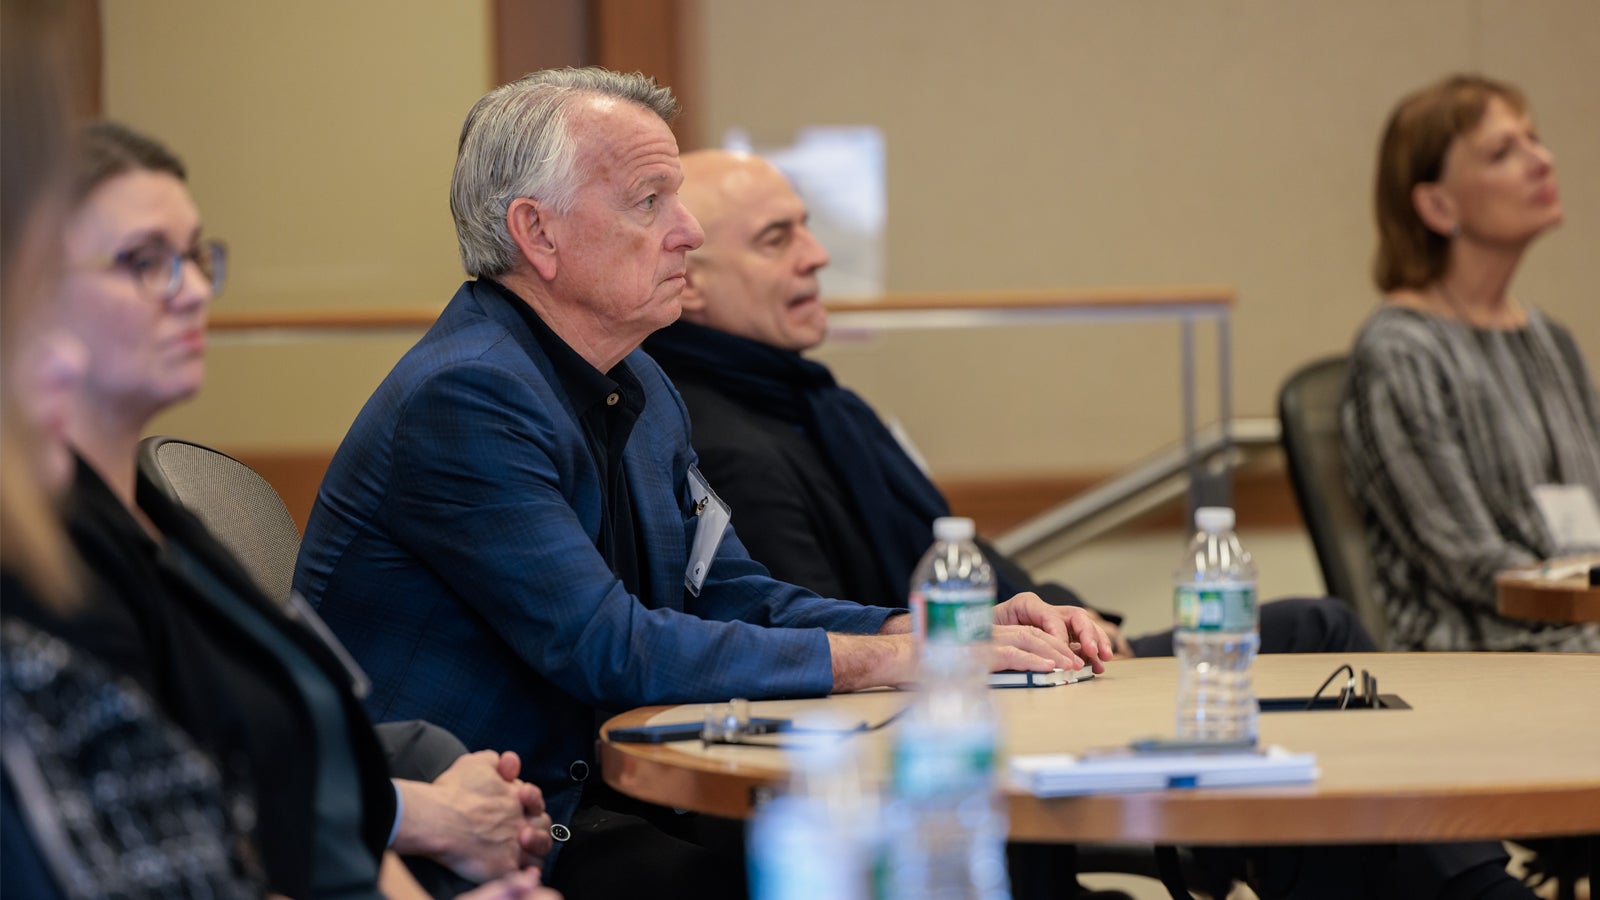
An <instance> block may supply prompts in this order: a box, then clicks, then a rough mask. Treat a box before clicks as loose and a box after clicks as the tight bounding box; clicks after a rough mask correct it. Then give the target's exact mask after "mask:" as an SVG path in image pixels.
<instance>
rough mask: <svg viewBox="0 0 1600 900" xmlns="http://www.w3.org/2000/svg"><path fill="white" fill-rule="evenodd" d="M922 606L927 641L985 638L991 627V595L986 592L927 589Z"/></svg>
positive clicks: (979, 639) (956, 641)
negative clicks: (925, 619) (925, 618)
mask: <svg viewBox="0 0 1600 900" xmlns="http://www.w3.org/2000/svg"><path fill="white" fill-rule="evenodd" d="M924 608H925V610H926V612H925V613H924V615H926V617H927V637H928V640H930V641H948V642H951V643H962V644H970V643H976V642H980V641H988V640H989V635H990V633H991V631H992V630H993V627H994V594H992V593H991V592H989V591H984V590H966V591H928V592H927V594H926V595H925V597H924Z"/></svg>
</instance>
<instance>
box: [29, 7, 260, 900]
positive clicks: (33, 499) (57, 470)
mask: <svg viewBox="0 0 1600 900" xmlns="http://www.w3.org/2000/svg"><path fill="white" fill-rule="evenodd" d="M53 6H54V4H50V3H47V2H44V0H4V2H3V4H0V20H3V24H0V41H3V48H0V119H3V125H0V166H3V173H0V180H3V182H4V185H5V192H4V202H3V203H0V282H3V284H0V344H3V346H0V366H3V373H0V442H3V444H4V446H3V448H0V595H3V602H4V609H3V613H4V615H3V616H0V861H3V864H0V894H3V895H5V896H8V897H11V896H15V897H36V898H54V897H74V898H77V897H101V896H108V895H110V894H112V893H116V894H118V895H120V896H125V897H130V898H131V897H147V896H148V897H165V896H182V895H202V894H204V895H209V896H214V897H218V898H229V897H254V896H260V894H261V885H260V881H259V878H258V877H256V874H255V872H254V870H253V869H252V867H251V866H250V862H249V860H248V858H247V856H246V854H245V852H244V849H245V848H244V846H243V840H242V835H243V833H244V828H243V827H242V823H240V822H238V820H237V819H236V818H235V816H234V815H233V814H234V813H245V812H247V810H248V808H247V807H236V808H233V809H230V808H229V807H228V805H227V804H226V802H225V799H224V797H225V795H224V790H223V788H222V785H221V782H220V779H219V778H218V776H217V772H216V770H215V769H214V768H213V767H212V766H211V764H210V761H209V760H208V759H207V758H206V757H205V756H204V755H202V754H201V753H200V752H199V751H198V750H197V749H196V748H195V747H194V745H193V743H192V742H191V741H190V740H189V739H188V737H187V736H186V735H184V734H183V733H182V732H180V731H179V730H178V729H177V728H175V727H174V726H173V725H172V724H171V723H169V722H167V721H166V720H165V719H164V718H163V717H162V716H160V715H159V713H157V712H156V711H155V710H154V709H153V708H152V706H151V704H150V703H149V702H148V700H147V698H145V697H144V695H143V694H142V692H140V691H138V690H137V689H136V688H133V687H131V686H128V685H126V684H121V683H118V681H117V680H116V679H115V678H114V677H113V676H112V675H111V673H109V672H107V671H106V669H105V668H104V667H103V666H101V665H99V664H98V663H96V662H95V661H94V660H91V659H90V658H88V655H87V654H84V653H81V652H78V651H76V650H74V649H73V648H71V647H70V646H68V645H66V644H64V643H63V642H61V641H60V640H57V639H56V638H54V637H52V636H51V635H49V634H47V633H45V632H43V631H41V630H39V629H37V628H34V627H32V626H30V625H29V624H28V623H26V622H23V621H20V620H18V619H16V618H15V617H13V616H12V615H11V613H12V610H13V609H15V608H16V607H18V606H22V605H28V606H32V607H35V608H43V609H50V610H54V611H57V612H62V613H65V612H66V611H69V610H71V609H72V608H74V607H75V605H76V604H77V602H78V601H79V599H80V597H81V593H80V592H81V589H82V580H81V579H80V578H79V577H78V575H79V573H78V572H77V571H76V569H75V565H74V564H75V560H74V559H73V556H72V554H71V552H70V550H69V549H68V545H67V541H66V538H65V535H64V534H63V533H62V530H61V523H60V519H59V517H58V515H57V512H56V509H55V505H54V500H55V498H56V497H57V496H58V495H59V493H60V492H61V490H63V489H64V488H65V487H66V484H67V482H68V480H69V478H70V476H71V471H72V459H71V455H70V453H69V452H68V451H67V448H66V444H65V438H64V434H63V427H62V426H63V423H64V413H65V410H66V404H67V401H68V398H69V396H70V393H71V392H72V390H74V389H75V387H76V386H77V384H78V382H79V379H81V377H82V375H83V371H84V366H85V356H84V353H83V348H82V345H81V344H78V343H77V342H75V341H73V340H72V339H70V338H68V337H66V336H64V335H60V334H55V333H52V332H50V331H49V329H48V328H47V327H45V326H44V325H43V323H42V318H43V317H42V315H41V308H42V307H43V305H44V304H45V303H46V302H48V300H49V299H50V298H51V296H52V295H53V293H54V289H55V282H56V279H57V277H58V276H59V274H60V272H59V269H60V265H61V254H60V252H59V249H60V234H61V216H62V213H63V211H64V208H65V203H66V175H67V172H66V167H65V163H66V160H67V159H68V154H69V145H68V140H67V136H66V131H65V118H66V110H65V98H64V96H63V91H62V80H63V78H62V72H61V70H62V68H63V66H62V63H63V60H64V58H65V55H66V52H67V51H66V48H65V46H64V45H65V34H66V32H67V25H68V23H67V22H65V21H64V16H63V14H62V11H61V10H60V9H57V8H53Z"/></svg>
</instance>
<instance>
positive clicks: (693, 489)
mask: <svg viewBox="0 0 1600 900" xmlns="http://www.w3.org/2000/svg"><path fill="white" fill-rule="evenodd" d="M689 496H690V497H691V498H692V499H693V500H694V514H695V516H696V517H697V518H698V519H699V520H700V521H699V523H698V524H696V525H695V527H694V546H692V547H690V548H689V567H688V568H687V569H685V570H684V572H683V586H684V587H686V588H688V589H689V593H691V594H693V595H695V596H696V597H698V596H700V588H701V587H702V586H703V585H704V584H705V583H706V576H707V575H708V574H710V573H711V560H712V559H714V558H715V557H716V555H717V548H718V547H720V546H722V535H723V534H724V533H725V532H726V531H727V530H728V523H729V522H731V521H733V510H731V509H729V508H728V504H726V503H723V502H722V498H721V497H718V496H717V492H716V491H713V490H712V489H711V484H710V483H709V482H707V481H706V477H705V476H704V475H701V474H700V469H699V468H698V467H696V466H690V467H689Z"/></svg>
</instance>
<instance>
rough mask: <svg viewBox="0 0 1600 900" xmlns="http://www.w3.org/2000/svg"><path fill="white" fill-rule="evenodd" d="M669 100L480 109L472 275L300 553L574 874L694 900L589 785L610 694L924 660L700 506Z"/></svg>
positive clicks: (621, 96) (324, 590) (627, 86)
mask: <svg viewBox="0 0 1600 900" xmlns="http://www.w3.org/2000/svg"><path fill="white" fill-rule="evenodd" d="M675 106H676V103H675V101H674V100H673V99H672V96H671V94H670V92H668V91H667V90H666V89H665V88H660V87H657V86H656V85H654V84H653V83H652V82H650V81H649V80H648V79H645V78H643V77H642V76H637V75H634V76H626V75H617V74H615V73H611V72H606V71H603V70H599V69H581V70H571V69H568V70H559V71H549V72H539V73H534V74H533V75H529V76H527V77H525V78H523V79H521V80H519V81H517V82H514V83H512V84H509V85H505V86H503V87H501V88H497V89H496V90H494V91H491V92H490V93H489V94H488V95H486V96H485V97H483V98H482V99H481V100H479V102H478V103H477V105H476V106H474V107H473V109H472V112H471V113H469V115H468V117H467V121H466V124H465V126H464V127H463V129H462V134H461V142H460V150H459V154H458V158H457V162H456V170H455V176H454V180H453V182H452V185H451V209H452V211H453V213H454V216H455V221H456V229H457V235H458V238H459V240H460V244H461V254H462V259H463V262H464V263H465V265H466V268H467V271H468V273H469V274H471V275H473V276H476V278H477V280H475V281H470V282H468V283H466V284H465V285H463V286H462V287H461V288H460V290H458V291H457V293H456V295H455V297H454V298H452V300H451V301H450V303H449V305H448V306H447V307H446V308H445V310H444V312H443V313H442V314H441V315H440V317H439V320H438V322H437V323H436V324H435V325H434V327H433V328H432V329H430V330H429V332H428V333H427V334H426V335H425V336H424V337H423V338H422V340H421V341H419V342H418V344H417V345H416V346H415V347H413V348H412V349H411V351H409V352H408V353H407V354H406V355H405V357H404V358H402V359H401V361H400V362H399V364H398V365H397V366H396V367H395V369H394V371H393V372H391V373H390V375H389V376H388V377H387V378H386V379H385V380H384V383H383V384H382V385H381V386H380V387H379V388H378V391H377V393H375V394H374V395H373V397H372V399H371V400H370V401H369V402H368V403H367V405H366V407H365V408H364V409H363V410H362V412H361V414H360V416H359V417H358V418H357V419H356V422H355V424H354V425H353V426H352V427H351V430H350V433H349V435H348V436H347V437H346V438H345V441H344V443H343V444H342V445H341V446H340V448H339V451H338V453H337V454H336V455H335V457H334V460H333V463H332V465H331V466H330V468H329V470H328V474H327V477H326V479H325V480H324V481H323V484H322V488H321V490H320V492H319V493H318V498H317V504H316V507H315V508H314V509H313V511H312V514H311V520H310V522H309V524H308V526H307V531H306V537H305V542H304V544H303V545H302V548H301V555H300V565H299V568H298V571H297V572H296V576H295V586H296V587H297V588H298V589H300V590H301V591H302V592H303V593H304V594H305V595H306V596H307V597H308V598H310V599H311V601H312V602H313V603H315V604H317V605H318V606H319V608H320V609H321V611H322V613H323V616H324V617H325V618H326V620H327V621H328V624H329V625H330V626H331V627H332V628H333V629H334V631H335V632H337V633H338V634H339V636H340V637H341V638H342V639H343V640H344V641H345V642H346V644H347V645H348V646H349V648H350V650H351V651H352V653H353V654H354V655H355V656H356V658H357V659H358V660H359V661H360V662H361V664H362V665H363V666H364V667H365V668H366V670H367V671H368V673H369V674H370V675H371V676H372V681H373V684H374V690H373V693H372V695H371V697H370V698H369V701H368V704H369V708H370V710H371V712H372V714H373V716H374V717H375V718H376V719H379V720H387V719H396V718H425V719H428V720H430V721H434V722H437V723H439V724H441V725H443V726H445V727H447V728H449V729H450V730H451V731H453V732H455V733H456V734H457V735H459V736H460V737H461V738H462V740H463V741H465V742H466V743H467V744H468V746H472V747H479V746H493V747H499V748H503V749H509V750H516V751H517V752H518V753H520V754H521V755H522V758H523V759H524V761H525V768H524V777H526V778H528V779H529V780H532V781H534V782H535V783H537V784H538V785H539V786H540V787H541V788H542V789H543V790H544V792H545V797H546V804H547V808H548V810H549V812H550V815H551V816H552V818H553V819H554V820H555V821H556V823H558V825H557V827H558V829H560V831H561V833H558V834H557V838H558V840H560V839H561V838H562V837H563V836H564V835H565V834H566V833H568V831H567V829H569V828H570V832H571V833H573V834H574V835H575V836H576V837H577V838H582V839H583V840H575V841H574V842H573V844H572V846H570V847H568V848H567V849H565V850H562V849H561V848H560V847H559V846H558V848H557V855H553V856H552V861H553V862H552V866H551V877H550V881H551V883H552V884H553V885H555V886H557V887H560V888H564V889H567V890H570V891H571V892H573V893H574V894H580V895H591V894H592V895H597V896H598V895H610V894H612V893H621V892H623V891H634V890H639V889H642V888H644V887H648V888H649V890H650V891H651V894H652V895H653V896H663V895H671V894H672V893H673V892H674V891H677V890H681V891H682V892H683V893H684V894H685V895H695V896H705V895H706V893H705V890H706V888H707V887H710V885H708V884H706V882H705V879H706V877H707V874H706V873H707V872H708V871H714V870H716V867H715V866H714V864H707V863H706V862H704V861H702V860H700V859H698V858H697V857H696V855H695V853H694V852H693V851H694V849H695V848H692V847H690V846H689V845H675V844H672V843H671V842H670V839H667V838H666V836H665V835H663V834H659V833H658V832H655V831H653V830H651V829H649V828H648V827H647V826H645V825H644V824H643V823H642V822H639V821H638V820H633V819H628V818H626V817H619V816H615V815H613V814H612V813H611V812H609V811H607V809H606V807H605V806H603V805H601V804H602V801H603V802H605V803H610V802H612V801H613V800H614V799H616V798H614V797H607V796H606V793H605V791H604V788H603V786H602V785H600V784H599V781H600V779H599V778H598V777H594V776H593V774H592V773H593V772H594V768H595V766H594V760H593V742H594V736H595V723H596V720H597V718H598V717H600V716H604V715H606V714H607V713H609V712H614V711H618V710H622V709H626V708H630V707H635V706H641V705H646V704H654V703H684V702H694V701H710V700H725V699H727V698H729V697H734V696H741V697H750V698H761V697H778V696H804V695H821V694H826V693H828V692H830V691H843V690H854V689H857V688H862V687H870V686H876V685H883V684H893V683H897V682H901V681H905V680H907V679H909V678H910V677H911V676H912V673H913V665H914V660H913V654H912V644H911V641H910V638H909V635H908V634H907V633H906V632H907V631H908V622H907V617H906V616H903V615H896V614H894V613H893V612H892V611H890V610H887V609H881V608H876V607H867V606H859V605H857V604H854V603H849V602H845V601H842V600H831V599H825V598H823V597H820V596H818V595H816V594H814V593H812V592H810V591H808V590H805V589H803V588H799V587H795V586H793V585H790V584H786V583H784V582H780V581H777V580H775V579H773V578H772V577H771V576H770V575H769V574H768V573H767V571H766V569H764V568H763V567H762V566H760V565H759V564H757V563H755V562H753V561H752V560H751V559H750V558H749V556H748V554H746V553H745V550H744V548H743V546H742V545H741V544H740V542H739V539H738V537H737V536H736V535H735V534H734V532H733V530H732V528H730V527H727V526H726V525H725V524H724V522H716V521H714V520H713V519H712V518H711V517H710V516H709V515H702V511H703V509H712V508H714V507H703V506H702V504H700V503H698V502H697V501H700V500H701V499H702V498H704V497H705V496H706V487H705V483H704V482H703V480H700V479H699V475H698V472H696V471H695V470H694V463H695V457H694V453H693V451H692V450H691V449H690V447H689V441H688V427H689V423H688V415H687V413H686V412H685V410H684V407H683V403H682V401H681V400H680V399H679V398H678V395H677V393H676V392H675V391H674V390H673V389H672V386H671V384H670V383H669V382H668V381H667V378H666V376H665V375H663V374H662V372H661V370H660V368H659V367H657V366H656V365H655V363H654V362H652V361H651V360H650V359H649V357H647V356H645V355H644V354H643V353H639V352H636V351H637V348H638V347H639V344H640V343H641V342H642V341H643V340H644V338H645V337H646V336H647V335H648V334H650V333H651V332H652V331H655V330H656V329H658V328H661V327H663V326H665V325H667V324H669V323H671V322H672V321H673V320H675V319H676V318H677V317H678V314H679V297H680V294H681V293H682V291H683V287H684V270H685V257H686V255H687V253H688V252H689V251H690V250H693V249H694V248H695V247H698V246H699V245H700V242H701V240H702V238H703V235H702V233H701V230H700V226H699V224H698V223H697V222H696V221H695V219H694V218H693V217H692V216H691V215H690V214H689V213H688V212H687V211H686V210H685V209H684V208H683V206H682V205H681V204H680V202H679V200H678V188H679V185H680V184H681V182H682V179H683V176H682V171H681V168H680V165H679V161H678V147H677V142H676V141H675V140H674V138H673V135H672V132H671V130H670V129H669V128H668V126H667V122H668V121H669V120H670V119H671V117H672V114H673V112H674V111H675ZM724 521H725V520H724ZM707 522H712V523H713V524H711V525H706V524H705V523H707ZM702 528H710V529H711V531H710V532H708V535H709V537H711V538H713V539H711V540H704V541H696V540H695V538H696V536H697V532H698V531H699V530H700V529H702ZM691 547H704V548H705V549H704V551H703V552H701V553H696V554H693V555H692V554H691ZM686 580H687V581H688V582H689V583H690V584H689V585H688V586H687V587H686ZM996 623H997V627H996V628H995V632H996V644H997V648H998V649H997V654H996V656H997V660H998V661H999V663H1000V665H1001V666H1003V667H1007V668H1025V669H1035V670H1039V669H1049V668H1052V667H1056V666H1064V667H1070V668H1077V667H1079V666H1080V665H1082V664H1083V660H1087V661H1088V662H1089V663H1090V664H1092V665H1095V666H1096V667H1097V668H1098V667H1099V660H1100V659H1101V658H1104V657H1107V656H1109V655H1110V643H1109V640H1108V639H1107V638H1106V636H1105V634H1104V632H1102V631H1101V630H1100V629H1099V628H1098V627H1096V626H1095V625H1094V624H1093V623H1092V622H1091V621H1090V620H1089V619H1088V617H1087V616H1086V615H1085V614H1083V613H1082V612H1081V611H1077V610H1071V609H1062V608H1057V607H1052V606H1049V605H1047V604H1045V603H1044V602H1043V601H1042V600H1040V599H1039V598H1038V597H1036V596H1034V595H1031V594H1026V595H1019V596H1018V597H1016V598H1013V599H1011V600H1008V601H1007V602H1005V603H1002V604H999V605H998V606H997V607H996ZM1075 647H1076V648H1078V649H1076V651H1075V649H1074V648H1075ZM1079 654H1081V655H1082V658H1081V659H1080V656H1079ZM580 807H582V808H581V809H580ZM619 823H620V824H619ZM585 845H586V846H585ZM646 846H648V848H649V849H644V850H641V848H645V847H646ZM626 851H632V852H634V853H635V858H636V859H637V858H638V856H640V855H643V856H644V857H645V861H644V862H642V863H639V864H630V861H629V859H628V858H626V857H625V856H623V855H621V854H623V853H624V852H626ZM721 871H722V872H724V873H725V874H727V875H730V876H732V879H733V881H734V882H735V883H737V881H738V880H740V879H739V873H738V872H737V871H732V872H729V871H728V869H727V867H726V866H723V867H721ZM580 884H581V887H580Z"/></svg>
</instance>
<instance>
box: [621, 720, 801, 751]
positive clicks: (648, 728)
mask: <svg viewBox="0 0 1600 900" xmlns="http://www.w3.org/2000/svg"><path fill="white" fill-rule="evenodd" d="M789 726H790V722H789V720H788V719H765V718H760V717H753V718H751V719H750V721H748V722H746V723H745V724H744V727H743V728H741V729H740V731H741V733H743V734H773V733H775V732H779V731H787V730H789ZM703 730H705V725H704V724H703V723H701V722H679V723H677V724H673V725H641V726H639V727H638V728H613V729H611V730H610V731H609V732H607V736H608V737H609V738H610V739H611V740H613V741H616V742H617V743H619V744H665V743H668V742H671V741H693V740H697V739H698V738H699V737H700V732H701V731H703Z"/></svg>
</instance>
